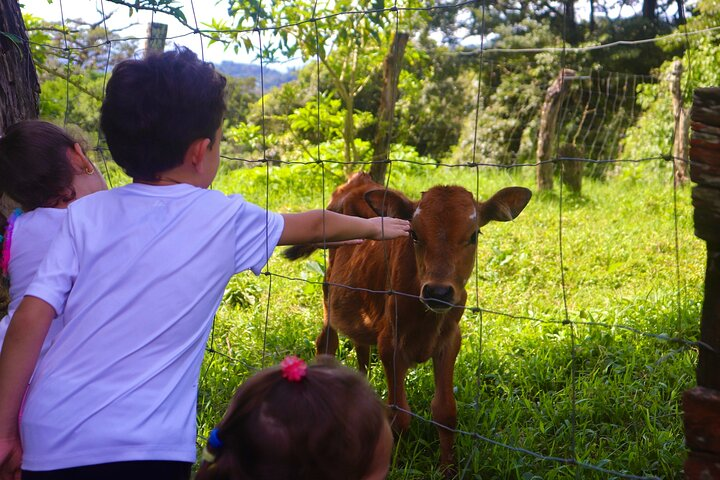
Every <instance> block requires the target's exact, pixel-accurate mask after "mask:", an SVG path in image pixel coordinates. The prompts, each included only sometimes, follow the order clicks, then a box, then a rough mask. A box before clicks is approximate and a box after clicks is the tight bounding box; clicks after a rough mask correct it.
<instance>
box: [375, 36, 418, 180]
mask: <svg viewBox="0 0 720 480" xmlns="http://www.w3.org/2000/svg"><path fill="white" fill-rule="evenodd" d="M409 38H410V36H409V35H408V34H407V33H405V32H399V33H398V34H397V35H395V37H394V38H393V42H392V46H391V47H390V51H389V52H388V54H387V56H386V57H385V61H384V62H383V88H382V93H381V94H380V108H379V109H378V123H377V130H376V132H375V138H374V140H373V152H374V153H373V163H372V165H371V166H370V176H371V177H372V179H373V180H375V181H376V182H377V183H380V184H384V183H385V172H386V170H387V162H388V150H389V148H390V140H391V138H392V127H393V116H394V113H395V102H396V101H397V98H398V80H399V78H400V70H401V66H402V60H403V56H405V46H406V45H407V42H408V39H409Z"/></svg>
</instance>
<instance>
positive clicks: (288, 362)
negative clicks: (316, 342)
mask: <svg viewBox="0 0 720 480" xmlns="http://www.w3.org/2000/svg"><path fill="white" fill-rule="evenodd" d="M280 369H281V370H282V376H283V378H286V379H288V381H290V382H299V381H300V380H302V379H303V378H304V377H305V375H306V372H307V364H306V363H305V361H304V360H303V359H301V358H298V357H296V356H295V355H288V356H287V357H285V359H284V360H283V361H282V362H280Z"/></svg>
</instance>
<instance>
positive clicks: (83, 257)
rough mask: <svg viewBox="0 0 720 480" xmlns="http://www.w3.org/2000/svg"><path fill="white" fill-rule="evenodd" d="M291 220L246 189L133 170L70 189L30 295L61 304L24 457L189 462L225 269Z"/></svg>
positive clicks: (32, 400) (251, 260)
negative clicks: (95, 188) (256, 201)
mask: <svg viewBox="0 0 720 480" xmlns="http://www.w3.org/2000/svg"><path fill="white" fill-rule="evenodd" d="M283 226H284V222H283V219H282V217H281V216H280V215H278V214H275V213H270V212H267V211H265V210H263V209H261V208H260V207H258V206H256V205H253V204H251V203H248V202H246V201H244V200H243V198H242V197H241V196H239V195H234V196H225V195H224V194H222V193H220V192H217V191H212V190H204V189H200V188H195V187H193V186H190V185H186V184H179V185H171V186H149V185H143V184H131V185H127V186H124V187H120V188H115V189H113V190H109V191H106V192H99V193H97V194H94V195H92V197H90V198H88V199H87V200H86V199H84V198H83V199H80V200H77V201H76V202H73V204H72V205H70V208H69V209H68V218H67V221H66V222H65V223H64V225H63V227H62V230H61V232H60V233H59V235H58V236H57V237H56V238H55V240H54V241H53V245H52V246H51V248H50V250H49V252H48V255H47V257H46V258H45V261H44V262H43V264H42V265H41V267H40V269H39V271H38V275H37V277H36V278H35V280H34V281H33V283H32V284H31V285H30V287H29V288H28V289H27V292H26V295H32V296H35V297H39V298H41V299H43V300H45V301H46V302H48V303H49V304H50V305H52V306H53V308H55V310H56V312H57V313H58V314H64V318H65V325H64V328H63V329H62V330H61V331H60V332H59V333H58V335H57V336H56V337H55V342H54V343H53V344H52V346H51V347H50V349H49V350H48V351H47V353H46V354H45V356H44V357H43V358H42V359H41V361H40V363H39V364H38V366H37V369H36V373H35V377H34V379H33V381H32V382H31V384H30V388H29V390H28V395H27V399H26V403H25V408H24V413H23V418H22V425H21V435H22V443H23V450H24V452H23V468H24V469H26V470H54V469H61V468H69V467H77V466H83V465H91V464H100V463H108V462H120V461H135V460H174V461H184V462H194V461H195V457H196V450H195V441H196V427H195V417H196V401H197V387H198V378H199V371H200V366H201V362H202V358H203V354H204V349H205V343H206V341H207V337H208V334H209V331H210V328H211V325H212V321H213V317H214V314H215V311H216V310H217V308H218V306H219V304H220V301H221V300H222V296H223V292H224V289H225V286H226V284H227V282H228V281H229V280H230V278H231V277H232V275H234V274H235V273H238V272H241V271H243V270H252V271H253V272H254V273H255V274H259V273H260V271H261V269H262V268H263V266H264V265H265V264H266V263H267V261H268V258H269V256H270V254H271V253H272V251H273V249H274V248H275V246H276V244H277V242H278V240H279V238H280V235H281V233H282V230H283Z"/></svg>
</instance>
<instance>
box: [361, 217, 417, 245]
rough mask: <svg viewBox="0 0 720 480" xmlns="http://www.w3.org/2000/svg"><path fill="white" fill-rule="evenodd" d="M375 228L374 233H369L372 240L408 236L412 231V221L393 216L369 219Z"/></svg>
mask: <svg viewBox="0 0 720 480" xmlns="http://www.w3.org/2000/svg"><path fill="white" fill-rule="evenodd" d="M368 221H369V222H372V224H373V227H374V228H375V233H374V234H373V235H368V238H369V239H371V240H392V239H393V238H398V237H407V236H408V235H409V232H410V222H409V221H407V220H402V219H400V218H393V217H373V218H369V219H368Z"/></svg>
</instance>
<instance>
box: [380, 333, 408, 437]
mask: <svg viewBox="0 0 720 480" xmlns="http://www.w3.org/2000/svg"><path fill="white" fill-rule="evenodd" d="M378 353H379V354H380V360H381V361H382V363H383V368H384V369H385V378H386V379H387V386H388V405H391V406H392V405H397V406H398V407H400V408H401V409H403V410H405V411H400V410H393V411H392V412H391V414H390V424H391V426H392V428H393V430H394V431H395V432H397V433H402V432H404V431H406V430H407V429H408V428H410V414H409V413H407V412H409V411H410V405H408V401H407V395H406V393H405V375H407V372H408V369H409V368H410V365H409V364H408V363H407V362H406V361H405V360H404V359H403V358H402V355H399V354H396V352H395V348H394V347H393V344H392V338H389V339H385V338H380V339H378Z"/></svg>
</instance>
